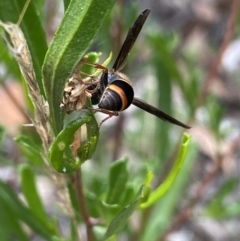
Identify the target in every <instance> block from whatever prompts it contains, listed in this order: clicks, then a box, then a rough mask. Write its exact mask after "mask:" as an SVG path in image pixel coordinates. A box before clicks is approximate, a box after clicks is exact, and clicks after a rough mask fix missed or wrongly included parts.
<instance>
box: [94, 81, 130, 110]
mask: <svg viewBox="0 0 240 241" xmlns="http://www.w3.org/2000/svg"><path fill="white" fill-rule="evenodd" d="M133 97H134V92H133V88H132V86H131V85H130V84H129V83H128V82H125V81H123V80H116V81H113V82H112V83H111V84H110V85H108V87H107V88H106V90H105V91H104V93H103V95H102V98H101V100H100V103H99V105H98V106H99V108H102V109H105V110H111V111H123V110H125V109H127V108H128V107H129V106H130V105H131V103H132V101H133Z"/></svg>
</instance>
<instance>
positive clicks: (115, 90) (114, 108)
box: [87, 9, 190, 129]
mask: <svg viewBox="0 0 240 241" xmlns="http://www.w3.org/2000/svg"><path fill="white" fill-rule="evenodd" d="M149 13H150V10H149V9H146V10H144V11H143V12H142V13H141V14H140V15H139V16H138V18H137V19H136V21H135V22H134V24H133V25H132V27H131V28H130V29H129V31H128V34H127V37H126V39H125V41H124V43H123V45H122V47H121V50H120V52H119V54H118V56H117V58H116V60H115V62H114V64H113V67H112V69H111V70H108V69H107V68H105V67H103V66H101V65H98V64H96V68H102V69H103V72H102V75H101V77H100V79H99V82H98V83H95V84H90V85H89V86H87V91H92V96H91V102H92V104H93V105H96V104H98V107H99V109H98V111H100V112H103V113H106V114H109V117H107V118H106V119H108V118H110V117H111V116H113V115H118V112H121V111H123V110H125V109H127V108H128V107H129V106H130V105H131V104H133V105H135V106H137V107H138V108H140V109H142V110H144V111H146V112H148V113H150V114H152V115H155V116H156V117H158V118H160V119H162V120H164V121H168V122H170V123H172V124H175V125H178V126H181V127H183V128H187V129H189V128H190V127H189V126H188V125H186V124H184V123H182V122H180V121H179V120H177V119H175V118H173V117H172V116H170V115H168V114H166V113H164V112H163V111H161V110H159V109H157V108H156V107H154V106H152V105H150V104H148V103H146V102H144V101H143V100H141V99H139V98H137V97H134V90H133V87H132V84H131V81H130V80H129V78H128V77H127V76H126V75H125V74H123V73H121V72H119V70H121V69H122V66H123V63H124V62H125V60H126V58H127V56H128V54H129V52H130V50H131V49H132V47H133V44H134V43H135V41H136V39H137V37H138V35H139V33H140V31H141V29H142V27H143V24H144V23H145V21H146V19H147V17H148V15H149ZM93 90H94V91H93ZM106 119H104V121H105V120H106Z"/></svg>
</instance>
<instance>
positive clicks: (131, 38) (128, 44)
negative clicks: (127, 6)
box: [112, 9, 150, 71]
mask: <svg viewBox="0 0 240 241" xmlns="http://www.w3.org/2000/svg"><path fill="white" fill-rule="evenodd" d="M149 13H150V10H149V9H146V10H144V11H143V12H142V13H141V14H140V15H139V16H138V18H137V19H136V21H135V22H134V24H133V25H132V27H131V28H130V29H129V31H128V34H127V37H126V39H125V41H124V43H123V45H122V48H121V50H120V52H119V54H118V56H117V58H116V61H115V63H114V65H113V67H112V69H113V70H114V71H118V70H119V69H120V68H121V67H122V64H123V62H124V61H125V59H126V58H127V56H128V54H129V52H130V50H131V48H132V46H133V44H134V43H135V41H136V39H137V37H138V35H139V33H140V31H141V29H142V26H143V24H144V23H145V21H146V19H147V17H148V15H149Z"/></svg>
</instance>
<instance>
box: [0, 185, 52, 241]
mask: <svg viewBox="0 0 240 241" xmlns="http://www.w3.org/2000/svg"><path fill="white" fill-rule="evenodd" d="M5 209H6V210H8V211H7V212H6V214H7V215H8V216H9V215H10V216H9V217H10V218H11V219H12V220H14V221H12V222H15V221H17V222H18V221H22V222H24V223H25V224H26V225H27V226H28V227H29V228H30V229H32V230H33V231H34V232H35V233H37V234H38V235H40V236H41V237H43V238H44V239H45V240H49V241H50V240H53V239H54V238H53V236H52V234H51V233H49V230H48V229H46V228H45V227H44V226H43V225H42V224H41V223H39V222H38V220H37V219H36V217H35V216H34V215H33V214H32V213H31V212H30V211H29V209H27V208H26V207H25V206H24V205H23V204H22V203H21V202H20V201H19V199H18V198H17V196H16V195H15V194H14V193H13V191H12V190H11V189H10V188H9V187H8V186H7V185H6V184H5V183H3V182H2V181H0V213H1V215H2V214H3V212H4V210H5ZM1 218H3V217H2V216H1ZM4 220H5V219H4ZM11 228H13V227H12V226H10V227H9V230H11V231H13V230H12V229H11ZM11 233H12V232H11ZM22 240H24V239H22Z"/></svg>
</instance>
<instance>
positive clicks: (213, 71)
mask: <svg viewBox="0 0 240 241" xmlns="http://www.w3.org/2000/svg"><path fill="white" fill-rule="evenodd" d="M238 6H239V0H233V1H232V5H231V8H230V14H229V18H228V22H227V26H226V32H225V35H224V38H223V42H222V44H221V46H220V49H219V51H218V54H217V56H216V57H215V60H214V61H213V63H212V66H211V68H210V71H209V72H208V75H207V78H206V80H205V83H204V85H203V89H202V92H201V94H200V95H199V98H198V100H197V102H196V103H197V106H201V105H202V104H203V103H204V101H205V99H206V97H207V95H208V91H209V87H210V86H211V85H212V83H213V81H214V79H215V77H216V76H217V73H218V69H219V66H220V64H221V60H222V56H223V53H224V52H225V50H226V49H227V47H228V45H229V42H230V41H231V39H232V37H233V34H234V26H235V23H236V18H237V12H238Z"/></svg>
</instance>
